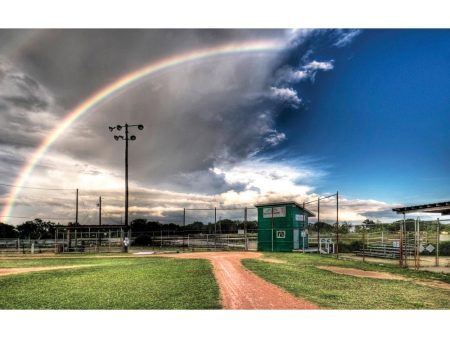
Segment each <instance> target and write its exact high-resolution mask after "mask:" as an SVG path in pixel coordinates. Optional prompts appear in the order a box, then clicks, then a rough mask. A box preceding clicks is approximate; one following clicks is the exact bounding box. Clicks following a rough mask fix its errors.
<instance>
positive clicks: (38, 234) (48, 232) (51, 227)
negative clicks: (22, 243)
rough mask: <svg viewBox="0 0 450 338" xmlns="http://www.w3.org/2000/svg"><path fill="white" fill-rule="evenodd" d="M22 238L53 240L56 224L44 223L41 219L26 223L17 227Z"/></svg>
mask: <svg viewBox="0 0 450 338" xmlns="http://www.w3.org/2000/svg"><path fill="white" fill-rule="evenodd" d="M17 230H18V231H19V236H20V238H31V239H41V238H53V237H54V235H55V223H53V222H49V221H47V222H44V221H42V220H41V219H40V218H36V219H34V220H33V221H26V222H24V223H22V224H21V225H19V226H18V227H17Z"/></svg>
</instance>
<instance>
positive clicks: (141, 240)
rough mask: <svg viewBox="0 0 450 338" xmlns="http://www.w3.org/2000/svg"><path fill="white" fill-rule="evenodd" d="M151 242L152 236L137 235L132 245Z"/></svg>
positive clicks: (144, 244) (145, 244) (143, 244)
mask: <svg viewBox="0 0 450 338" xmlns="http://www.w3.org/2000/svg"><path fill="white" fill-rule="evenodd" d="M150 244H152V238H151V237H150V236H148V235H139V236H137V237H136V238H135V239H134V242H133V245H136V246H147V245H150Z"/></svg>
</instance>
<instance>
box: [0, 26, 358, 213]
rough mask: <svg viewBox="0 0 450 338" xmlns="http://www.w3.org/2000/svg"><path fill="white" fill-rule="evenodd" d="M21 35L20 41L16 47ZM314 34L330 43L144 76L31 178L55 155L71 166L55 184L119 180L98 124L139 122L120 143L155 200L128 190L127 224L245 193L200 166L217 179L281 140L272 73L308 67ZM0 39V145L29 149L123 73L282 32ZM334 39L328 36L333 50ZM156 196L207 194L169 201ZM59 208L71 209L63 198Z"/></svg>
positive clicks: (118, 165) (115, 147)
mask: <svg viewBox="0 0 450 338" xmlns="http://www.w3.org/2000/svg"><path fill="white" fill-rule="evenodd" d="M23 34H24V35H26V36H25V37H24V38H20V39H19V37H21V36H22V35H23ZM317 36H320V37H326V39H329V40H330V41H331V38H330V36H331V34H330V33H326V32H325V31H319V32H318V33H316V32H315V31H309V32H307V33H304V32H301V33H299V34H298V35H296V36H295V37H294V38H293V40H292V41H295V42H292V41H291V47H290V49H288V50H287V51H285V52H282V53H280V54H277V53H262V54H244V53H243V54H235V55H227V56H221V57H213V58H209V59H206V60H202V61H198V62H192V63H187V64H183V65H181V66H179V67H174V68H172V69H169V70H166V71H164V72H161V73H159V74H157V75H155V76H150V77H148V78H146V79H145V80H142V81H140V82H139V84H135V85H133V86H130V87H129V88H126V89H125V90H123V91H121V92H120V93H119V94H117V95H115V96H114V97H111V98H109V99H108V100H107V101H105V102H102V103H101V104H100V105H98V106H96V107H95V108H94V109H93V110H91V111H89V112H87V113H86V114H85V115H84V116H83V117H81V118H80V119H79V120H78V121H77V122H76V123H74V124H73V125H72V126H71V127H70V128H69V129H68V130H66V131H65V133H64V134H63V135H62V136H61V137H60V138H59V139H58V140H57V142H56V143H55V144H54V145H53V146H52V147H51V149H50V151H49V152H48V153H47V157H49V156H54V161H53V162H52V164H51V168H49V169H48V170H47V168H38V169H36V170H35V176H38V172H39V174H42V176H45V175H47V176H48V175H51V173H52V172H53V173H54V171H53V169H54V167H57V165H58V156H60V158H61V159H62V160H63V159H67V158H69V159H71V160H72V161H73V163H71V164H69V165H68V166H64V170H67V172H66V171H65V175H66V177H75V176H74V175H72V176H70V174H71V173H73V172H76V173H78V174H80V177H90V176H93V177H96V176H99V177H100V176H102V173H104V172H105V171H108V175H110V176H112V177H114V178H115V177H117V178H120V180H122V178H123V157H124V144H123V142H116V141H114V139H113V135H114V133H110V132H109V131H108V128H107V127H108V126H109V125H116V124H123V123H124V122H128V123H142V124H144V126H145V128H144V130H143V131H137V130H133V131H132V133H133V134H135V135H136V136H137V140H136V141H135V142H132V143H131V144H130V179H131V180H132V181H133V183H134V184H136V185H138V186H141V187H152V188H155V189H160V191H155V192H149V191H146V192H139V191H134V192H133V196H135V197H136V199H132V201H133V206H135V207H136V210H134V211H132V213H133V215H135V216H138V215H140V216H146V215H147V216H148V215H149V214H151V215H153V216H154V215H161V214H158V213H156V212H155V211H154V210H153V209H152V208H153V207H154V206H155V205H156V204H157V205H164V206H168V207H173V206H175V205H177V206H189V205H195V203H197V202H199V201H200V202H201V203H205V204H208V205H210V203H212V202H211V199H210V197H211V195H214V194H220V193H222V192H226V191H229V190H233V191H235V192H240V191H242V190H244V189H245V188H246V187H245V186H244V184H240V183H235V184H230V183H229V182H227V181H226V180H225V179H224V176H223V175H221V174H218V173H217V172H213V171H212V170H211V169H213V168H215V167H220V168H221V169H223V170H226V169H227V168H230V167H232V166H233V165H235V164H239V163H240V162H241V161H243V160H247V159H249V158H253V157H257V156H259V154H260V153H261V152H263V151H264V153H265V154H268V153H270V150H271V149H276V147H277V145H278V144H280V143H282V142H284V141H285V140H286V139H288V138H289V135H286V134H284V133H283V131H282V130H277V119H278V118H279V114H280V113H281V111H282V110H281V109H280V107H279V102H278V101H277V100H275V99H274V98H273V96H271V94H270V93H271V87H272V86H274V85H275V82H274V81H276V71H277V70H279V69H280V67H281V66H283V65H285V64H289V65H290V67H292V69H297V68H298V67H299V66H300V65H306V64H308V63H310V62H312V61H313V60H314V59H312V54H313V50H314V49H315V48H316V47H317V45H318V44H319V43H318V42H317V40H315V37H317ZM2 38H4V39H6V40H8V39H9V40H11V41H13V40H14V41H15V39H16V38H17V39H18V40H17V41H19V42H20V41H22V43H21V44H17V43H15V42H14V43H10V44H8V43H7V44H5V45H6V46H9V47H8V48H6V47H4V46H5V45H0V57H1V56H2V55H3V56H4V57H5V59H7V60H8V61H9V62H11V64H12V65H13V66H11V67H9V68H8V67H0V84H1V86H2V87H0V96H1V97H2V98H0V111H1V115H0V147H3V148H4V149H9V150H14V149H27V150H28V151H30V150H31V149H32V148H34V147H36V146H37V145H38V144H39V143H40V142H41V141H42V140H43V139H45V137H46V136H48V135H49V132H50V131H51V130H52V129H53V128H54V127H55V126H56V125H57V122H58V120H59V119H60V118H62V117H63V116H65V115H66V114H68V113H69V112H70V111H71V109H73V108H74V107H75V106H76V105H78V104H79V103H81V102H83V101H84V100H85V99H86V98H88V97H89V96H90V95H92V94H93V93H94V92H95V91H97V90H98V89H99V88H102V87H104V86H105V85H107V84H108V83H111V82H112V81H114V80H115V79H117V78H118V77H120V76H121V75H123V74H125V73H128V72H130V71H132V70H135V69H137V68H140V67H142V66H143V65H147V64H149V63H151V62H153V61H155V60H159V59H161V58H163V57H167V56H171V55H176V54H178V53H181V52H186V51H192V50H195V49H198V48H205V47H211V46H215V45H220V44H222V43H228V42H242V41H245V40H254V39H265V38H280V39H285V40H286V41H288V40H289V34H287V32H286V31H282V30H273V31H271V30H42V31H34V32H33V31H31V32H30V31H26V32H23V31H13V32H12V33H10V34H6V35H4V34H2V32H0V40H1V39H2ZM337 38H338V35H336V36H334V38H333V40H332V41H333V43H334V42H335V41H336V39H337ZM349 38H350V37H349ZM323 39H325V38H323ZM329 44H332V43H331V42H330V43H329ZM18 45H20V48H19V47H17V46H18ZM2 46H3V47H2ZM11 46H16V47H15V48H12V47H11ZM9 49H15V50H14V51H11V50H9ZM0 65H1V64H0ZM300 99H301V98H299V100H300ZM2 107H3V108H2ZM28 154H29V153H28ZM0 155H1V154H0ZM61 155H64V156H61ZM24 158H26V157H24ZM41 162H42V161H41ZM2 163H5V167H6V168H7V169H5V170H10V172H14V171H15V172H17V171H18V169H20V168H19V167H18V165H17V163H16V164H14V163H8V162H3V160H2ZM86 164H89V166H86ZM39 169H43V170H39ZM49 173H50V174H49ZM47 176H45V177H47ZM62 176H64V175H62ZM45 177H44V179H43V181H44V182H46V183H47V184H50V183H51V184H62V183H61V182H63V181H64V180H65V177H60V178H59V179H60V181H58V183H57V181H56V180H47V181H46V180H45ZM96 179H97V177H96ZM65 183H66V182H64V184H65ZM70 183H72V182H70ZM73 184H77V183H76V180H74V182H73ZM89 188H90V189H91V191H90V192H89V195H90V197H85V199H86V200H85V202H83V203H86V210H87V211H86V214H89V213H90V214H95V213H96V207H95V203H96V198H97V197H98V195H99V194H96V193H95V192H93V191H92V190H93V189H98V191H99V193H101V194H104V193H105V192H104V187H102V186H101V185H96V180H93V181H92V184H91V185H90V187H89ZM252 189H253V190H257V188H256V187H254V188H252ZM162 190H170V191H177V192H181V193H187V192H189V193H198V194H205V195H206V196H208V195H209V197H208V198H207V197H205V198H204V199H203V197H202V195H196V196H195V198H194V197H190V196H187V194H184V195H176V196H175V195H171V194H170V193H168V192H161V191H162ZM91 195H92V196H91ZM94 195H96V196H95V197H93V196H94ZM122 197H123V196H122V194H118V193H117V192H116V193H112V194H111V195H110V196H107V198H108V199H109V203H110V205H111V209H110V210H105V215H110V217H116V218H117V217H119V216H120V214H121V213H122V212H123V211H122V209H121V208H122V206H123V200H122ZM33 198H36V197H33ZM33 198H32V197H30V198H29V200H27V199H25V198H24V196H21V201H22V202H23V203H28V205H29V206H33ZM68 202H70V203H72V202H71V197H70V198H68ZM48 203H49V205H52V206H53V209H52V212H54V213H55V214H57V215H65V214H67V208H65V207H64V205H65V202H61V205H59V206H58V205H55V204H53V203H54V201H52V200H49V202H48ZM44 204H45V203H44V202H42V204H41V205H44ZM20 210H21V209H19V211H20ZM24 210H28V209H24ZM19 211H18V212H19ZM39 211H40V210H39ZM173 213H175V211H173ZM163 215H169V216H171V215H172V211H167V210H164V211H163ZM174 215H175V214H174ZM153 216H152V217H153ZM89 217H91V216H89ZM106 217H108V216H106ZM155 217H156V216H155ZM158 217H162V216H158ZM92 219H93V220H94V218H92Z"/></svg>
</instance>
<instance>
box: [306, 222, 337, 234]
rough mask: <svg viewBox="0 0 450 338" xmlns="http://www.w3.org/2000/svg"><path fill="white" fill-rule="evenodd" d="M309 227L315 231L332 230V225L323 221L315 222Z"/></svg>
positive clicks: (324, 231) (327, 231)
mask: <svg viewBox="0 0 450 338" xmlns="http://www.w3.org/2000/svg"><path fill="white" fill-rule="evenodd" d="M310 229H311V230H313V231H316V232H317V231H319V232H321V233H329V232H333V226H332V225H331V224H328V223H325V222H316V223H314V224H312V225H311V227H310ZM334 231H336V230H334Z"/></svg>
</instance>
